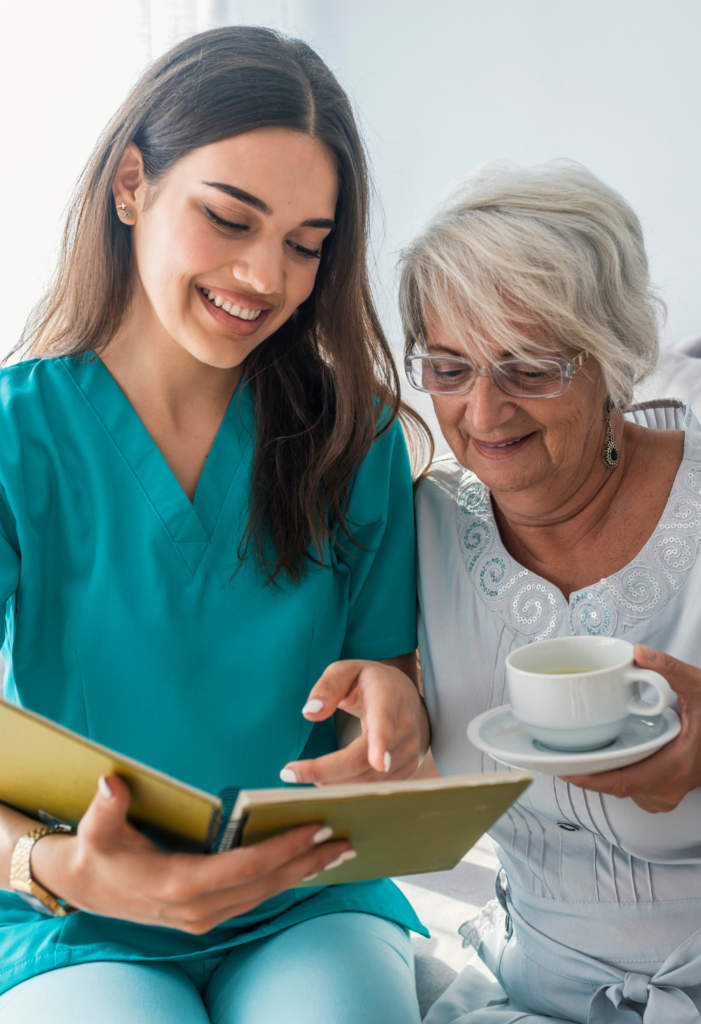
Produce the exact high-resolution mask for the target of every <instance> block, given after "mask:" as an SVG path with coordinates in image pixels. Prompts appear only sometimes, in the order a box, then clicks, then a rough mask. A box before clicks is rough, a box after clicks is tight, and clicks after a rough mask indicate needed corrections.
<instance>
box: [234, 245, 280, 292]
mask: <svg viewBox="0 0 701 1024" xmlns="http://www.w3.org/2000/svg"><path fill="white" fill-rule="evenodd" d="M232 270H233V274H234V277H235V278H236V280H237V281H240V282H241V284H245V285H248V287H249V288H250V289H251V290H252V291H255V292H258V293H259V294H260V295H265V296H270V295H279V294H280V293H281V292H283V291H284V284H285V274H284V268H283V253H282V251H281V250H280V247H279V244H278V245H275V244H274V243H273V242H262V241H261V242H258V244H253V245H251V246H249V247H247V249H246V254H245V256H243V257H242V258H241V259H238V260H236V262H235V263H234V265H233V267H232Z"/></svg>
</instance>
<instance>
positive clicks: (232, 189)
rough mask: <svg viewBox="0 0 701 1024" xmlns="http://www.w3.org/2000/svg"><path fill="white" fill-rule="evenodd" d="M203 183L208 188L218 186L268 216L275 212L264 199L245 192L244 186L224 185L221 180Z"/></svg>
mask: <svg viewBox="0 0 701 1024" xmlns="http://www.w3.org/2000/svg"><path fill="white" fill-rule="evenodd" d="M202 184H203V185H206V186H207V187H208V188H218V189H219V191H220V192H226V194H227V195H228V196H231V198H232V199H238V200H239V202H241V203H245V204H246V206H252V207H253V209H254V210H259V211H260V212H261V213H264V214H265V215H266V217H269V216H270V214H271V213H272V212H273V211H272V210H271V209H270V207H269V206H268V204H267V203H264V202H263V200H262V199H258V198H257V197H256V196H252V195H251V193H250V192H244V191H243V189H242V188H236V186H235V185H224V184H222V182H220V181H203V182H202Z"/></svg>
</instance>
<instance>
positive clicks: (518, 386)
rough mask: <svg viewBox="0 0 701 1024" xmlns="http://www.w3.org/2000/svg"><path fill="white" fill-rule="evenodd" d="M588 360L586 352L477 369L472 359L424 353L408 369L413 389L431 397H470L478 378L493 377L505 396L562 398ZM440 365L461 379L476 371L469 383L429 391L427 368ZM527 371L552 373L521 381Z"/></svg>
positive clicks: (408, 361)
mask: <svg viewBox="0 0 701 1024" xmlns="http://www.w3.org/2000/svg"><path fill="white" fill-rule="evenodd" d="M588 358H589V353H588V352H587V351H586V350H582V351H581V352H578V353H577V355H576V356H574V358H573V359H565V357H564V356H548V357H547V358H545V359H538V360H534V362H533V364H527V363H524V360H523V359H504V360H502V361H501V362H499V363H492V364H491V366H475V365H474V363H471V362H470V360H469V359H460V358H459V357H458V356H437V355H434V354H432V353H423V352H421V353H411V354H409V355H406V356H404V369H405V372H406V376H407V380H408V381H409V383H410V384H411V386H412V387H413V388H415V389H416V390H417V391H423V392H424V393H425V394H428V395H466V394H468V393H469V392H470V391H472V389H473V387H474V386H475V384H476V383H477V378H478V377H489V378H490V379H491V380H492V382H493V383H494V384H496V386H497V387H498V388H500V389H501V390H502V391H503V392H505V394H507V395H511V396H512V397H515V398H556V397H557V396H558V395H564V393H565V392H566V391H567V389H568V388H569V386H570V383H571V381H572V378H573V377H574V375H575V373H577V372H578V371H579V370H581V368H582V367H583V366H584V364H585V363H586V361H587V359H588ZM438 363H440V364H441V365H442V366H443V367H444V371H443V372H446V373H450V372H453V373H455V374H458V375H459V371H460V370H461V369H462V370H463V371H467V370H472V374H471V375H470V376H469V378H468V380H467V381H465V380H464V374H463V380H462V381H460V379H459V376H457V377H456V378H449V379H444V380H443V381H441V383H440V385H439V384H436V385H435V386H434V387H426V385H425V384H424V379H425V369H424V368H425V367H426V368H433V366H434V365H435V364H438ZM524 367H525V368H526V371H527V372H533V371H537V372H541V373H544V374H546V375H547V374H548V373H550V377H549V379H547V380H545V381H541V382H533V381H529V380H527V379H520V378H519V377H518V374H517V370H518V369H519V368H520V369H521V370H523V368H524ZM556 371H557V372H556Z"/></svg>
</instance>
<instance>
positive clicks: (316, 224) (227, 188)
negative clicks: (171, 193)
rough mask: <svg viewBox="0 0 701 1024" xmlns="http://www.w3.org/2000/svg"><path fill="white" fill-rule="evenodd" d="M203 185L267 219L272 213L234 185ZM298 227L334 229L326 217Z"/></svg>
mask: <svg viewBox="0 0 701 1024" xmlns="http://www.w3.org/2000/svg"><path fill="white" fill-rule="evenodd" d="M202 184H203V185H206V186H207V188H218V189H219V191H220V192H225V193H226V194H227V196H231V198H232V199H238V200H239V202H241V203H245V204H246V206H252V207H253V209H254V210H259V211H260V213H264V214H265V215H266V217H269V216H270V214H271V213H272V212H273V211H272V210H271V208H270V207H269V206H268V204H267V203H264V202H263V200H262V199H258V197H257V196H252V195H251V193H250V192H244V190H243V189H242V188H236V186H235V185H225V184H223V183H222V182H220V181H203V182H202ZM300 227H303V228H327V229H328V230H329V231H330V230H331V229H332V228H333V227H335V221H333V220H329V219H328V217H315V218H313V219H312V220H305V221H302V223H301V225H300Z"/></svg>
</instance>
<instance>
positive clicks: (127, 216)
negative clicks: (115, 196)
mask: <svg viewBox="0 0 701 1024" xmlns="http://www.w3.org/2000/svg"><path fill="white" fill-rule="evenodd" d="M117 209H118V210H119V213H120V216H122V217H124V218H125V220H129V219H130V218H131V214H130V213H129V210H127V204H126V203H120V204H119V206H118V207H117Z"/></svg>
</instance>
